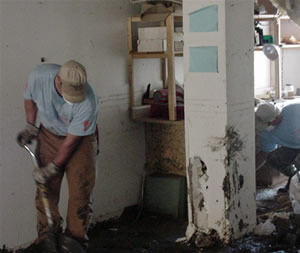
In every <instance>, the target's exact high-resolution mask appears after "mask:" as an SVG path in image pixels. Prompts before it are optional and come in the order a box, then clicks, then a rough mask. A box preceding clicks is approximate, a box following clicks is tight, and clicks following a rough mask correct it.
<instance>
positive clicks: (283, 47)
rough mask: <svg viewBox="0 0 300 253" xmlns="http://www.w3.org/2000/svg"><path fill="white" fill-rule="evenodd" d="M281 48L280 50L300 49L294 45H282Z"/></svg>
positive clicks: (297, 45) (298, 45) (299, 45)
mask: <svg viewBox="0 0 300 253" xmlns="http://www.w3.org/2000/svg"><path fill="white" fill-rule="evenodd" d="M281 48H282V49H293V48H300V44H295V45H287V44H282V46H281Z"/></svg>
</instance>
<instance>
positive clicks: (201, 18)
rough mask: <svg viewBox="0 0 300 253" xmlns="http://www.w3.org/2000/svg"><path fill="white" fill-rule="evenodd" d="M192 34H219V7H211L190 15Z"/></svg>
mask: <svg viewBox="0 0 300 253" xmlns="http://www.w3.org/2000/svg"><path fill="white" fill-rule="evenodd" d="M189 16H190V32H217V31H218V5H211V6H208V7H205V8H202V9H200V10H197V11H194V12H192V13H190V14H189Z"/></svg>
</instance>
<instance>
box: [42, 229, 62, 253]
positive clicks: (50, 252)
mask: <svg viewBox="0 0 300 253" xmlns="http://www.w3.org/2000/svg"><path fill="white" fill-rule="evenodd" d="M40 245H41V247H42V249H43V250H42V252H47V253H59V251H58V248H57V240H56V235H55V234H54V233H48V234H47V236H45V238H44V239H43V240H42V241H41V242H40Z"/></svg>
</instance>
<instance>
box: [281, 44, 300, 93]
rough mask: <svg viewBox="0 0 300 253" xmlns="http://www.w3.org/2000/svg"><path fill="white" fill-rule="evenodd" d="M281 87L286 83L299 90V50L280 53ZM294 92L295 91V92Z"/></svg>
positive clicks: (287, 50) (284, 50) (286, 50)
mask: <svg viewBox="0 0 300 253" xmlns="http://www.w3.org/2000/svg"><path fill="white" fill-rule="evenodd" d="M281 52H282V63H283V64H282V69H281V71H282V87H283V88H284V87H285V85H286V84H287V83H290V84H293V85H294V86H295V88H300V75H299V57H300V48H294V49H283V50H282V51H281ZM295 91H296V90H295Z"/></svg>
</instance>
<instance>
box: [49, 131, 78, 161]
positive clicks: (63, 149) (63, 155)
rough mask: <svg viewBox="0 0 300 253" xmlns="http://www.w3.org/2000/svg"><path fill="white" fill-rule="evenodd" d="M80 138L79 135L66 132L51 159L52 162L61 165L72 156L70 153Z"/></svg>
mask: <svg viewBox="0 0 300 253" xmlns="http://www.w3.org/2000/svg"><path fill="white" fill-rule="evenodd" d="M81 138H82V137H81V136H75V135H72V134H68V135H67V137H66V138H65V140H64V141H63V143H62V145H61V146H60V148H59V150H58V153H57V155H56V157H55V159H54V160H53V163H54V164H55V165H56V166H58V167H63V166H64V165H65V164H66V163H67V162H68V160H69V159H70V157H71V156H72V153H73V152H74V150H75V149H76V147H77V146H78V144H79V142H80V140H81Z"/></svg>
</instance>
